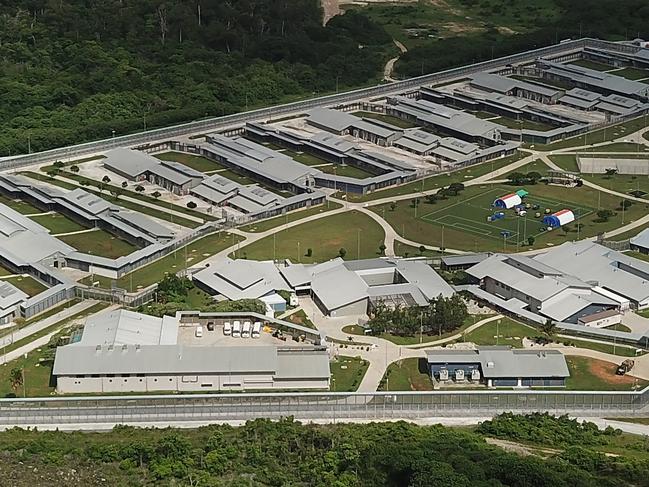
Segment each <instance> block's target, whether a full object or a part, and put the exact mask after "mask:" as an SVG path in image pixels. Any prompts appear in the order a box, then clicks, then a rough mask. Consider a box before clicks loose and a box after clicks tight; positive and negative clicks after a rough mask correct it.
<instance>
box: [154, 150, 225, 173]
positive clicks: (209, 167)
mask: <svg viewBox="0 0 649 487" xmlns="http://www.w3.org/2000/svg"><path fill="white" fill-rule="evenodd" d="M153 155H154V156H155V157H157V158H158V159H160V160H163V161H174V162H180V163H181V164H184V165H185V166H187V167H191V168H192V169H195V170H196V171H200V172H209V171H216V170H218V169H226V168H225V166H222V165H221V164H219V163H218V162H216V161H213V160H211V159H208V158H207V157H203V156H197V155H195V154H187V153H186V152H174V151H171V152H163V153H161V154H153Z"/></svg>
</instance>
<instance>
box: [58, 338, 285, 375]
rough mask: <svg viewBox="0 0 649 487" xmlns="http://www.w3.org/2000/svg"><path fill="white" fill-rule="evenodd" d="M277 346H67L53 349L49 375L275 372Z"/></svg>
mask: <svg viewBox="0 0 649 487" xmlns="http://www.w3.org/2000/svg"><path fill="white" fill-rule="evenodd" d="M276 370H277V349H276V348H275V347H269V346H247V347H246V346H241V347H239V346H237V347H197V346H181V345H142V346H141V347H139V348H138V347H137V345H123V346H116V347H112V349H111V347H107V346H101V347H100V348H98V347H96V346H78V345H68V346H64V347H58V348H57V349H56V357H55V359H54V367H53V369H52V374H53V375H77V374H84V375H91V374H136V373H137V374H198V373H226V374H227V373H228V372H232V373H255V372H257V373H275V371H276Z"/></svg>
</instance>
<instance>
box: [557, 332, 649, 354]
mask: <svg viewBox="0 0 649 487" xmlns="http://www.w3.org/2000/svg"><path fill="white" fill-rule="evenodd" d="M566 341H567V342H568V343H569V344H570V345H572V346H575V347H578V348H588V349H589V350H597V351H598V352H604V353H610V354H611V355H619V356H620V357H635V356H636V348H635V347H630V346H628V345H617V344H616V345H613V344H612V343H611V344H608V343H601V342H593V341H590V340H575V339H573V338H572V337H570V338H569V339H566ZM643 353H644V352H642V353H640V354H639V355H642V354H643Z"/></svg>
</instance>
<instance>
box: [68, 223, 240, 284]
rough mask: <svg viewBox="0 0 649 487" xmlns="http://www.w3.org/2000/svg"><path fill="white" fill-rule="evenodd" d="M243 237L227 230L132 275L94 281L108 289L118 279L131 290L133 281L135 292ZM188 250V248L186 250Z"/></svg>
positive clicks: (201, 240) (96, 278) (207, 237)
mask: <svg viewBox="0 0 649 487" xmlns="http://www.w3.org/2000/svg"><path fill="white" fill-rule="evenodd" d="M240 240H241V241H243V238H242V237H239V236H236V235H233V234H230V233H227V232H223V233H221V232H219V233H213V234H211V235H207V236H205V237H203V238H200V239H198V240H196V241H195V242H192V243H190V244H189V245H187V246H186V247H181V248H180V249H178V250H176V251H175V252H172V253H171V254H168V255H166V256H165V257H163V258H161V259H158V260H156V261H155V262H152V263H151V264H148V265H146V266H144V267H141V268H139V269H137V270H136V271H134V272H132V273H130V274H126V275H125V276H122V277H120V278H119V279H116V280H115V279H110V278H107V277H102V276H94V280H95V281H99V285H100V286H101V287H104V288H110V287H111V285H112V284H113V282H114V284H115V285H116V286H117V287H120V288H122V289H126V290H128V291H131V284H132V285H133V287H132V290H133V291H135V290H137V289H138V288H140V287H147V286H150V285H151V284H155V283H157V282H159V281H160V280H161V279H162V278H163V277H164V276H165V274H167V273H169V272H174V273H175V272H179V271H181V270H183V269H184V268H185V267H186V266H188V265H189V266H191V265H192V264H196V263H197V262H200V261H202V260H204V259H206V258H208V257H209V256H211V255H214V254H216V253H218V252H220V251H221V250H223V249H226V248H228V247H230V246H231V245H235V244H236V243H237V242H238V241H240ZM185 249H187V251H186V252H185ZM185 255H187V261H185ZM92 281H93V279H92V278H91V276H88V277H86V278H84V279H82V280H81V281H80V282H81V283H82V284H86V285H91V284H92Z"/></svg>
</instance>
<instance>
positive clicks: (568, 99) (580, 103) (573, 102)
mask: <svg viewBox="0 0 649 487" xmlns="http://www.w3.org/2000/svg"><path fill="white" fill-rule="evenodd" d="M559 102H560V103H564V104H565V105H570V106H573V107H577V108H583V109H590V108H593V107H594V106H595V105H597V104H598V103H599V101H598V100H595V101H588V100H582V99H581V98H575V97H574V96H568V95H566V96H562V97H561V98H559Z"/></svg>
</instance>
